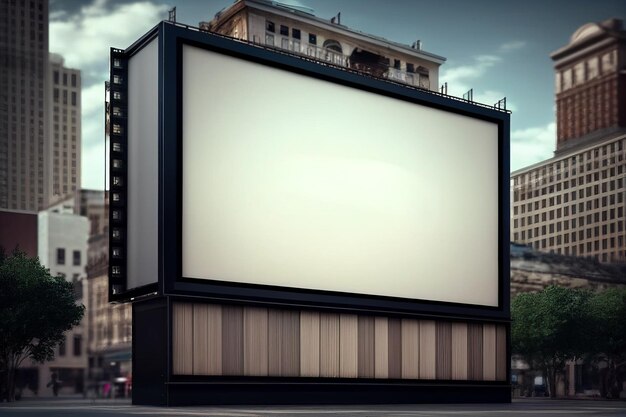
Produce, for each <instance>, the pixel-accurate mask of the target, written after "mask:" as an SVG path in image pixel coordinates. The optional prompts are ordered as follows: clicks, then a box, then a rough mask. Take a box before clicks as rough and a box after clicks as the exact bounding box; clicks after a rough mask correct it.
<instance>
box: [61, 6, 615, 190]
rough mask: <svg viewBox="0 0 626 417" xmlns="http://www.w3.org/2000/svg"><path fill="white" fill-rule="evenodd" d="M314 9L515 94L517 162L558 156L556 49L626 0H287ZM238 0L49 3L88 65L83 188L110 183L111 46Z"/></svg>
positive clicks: (457, 80)
mask: <svg viewBox="0 0 626 417" xmlns="http://www.w3.org/2000/svg"><path fill="white" fill-rule="evenodd" d="M284 2H289V3H292V4H293V3H299V4H304V5H307V6H309V7H312V8H313V9H314V10H315V14H316V15H317V16H318V17H322V18H331V17H332V16H334V15H336V14H337V12H341V23H342V24H345V25H347V26H349V27H351V28H354V29H358V30H362V31H365V32H368V33H371V34H374V35H378V36H383V37H385V38H387V39H389V40H393V41H396V42H401V43H406V44H411V43H413V42H414V41H415V40H417V39H420V40H421V41H422V45H423V49H425V50H426V51H428V52H432V53H434V54H437V55H440V56H444V57H446V58H447V62H446V63H445V64H443V66H442V67H441V72H440V82H441V83H443V82H446V81H447V82H448V93H449V94H453V95H458V96H461V95H462V94H463V93H464V92H465V91H467V90H468V89H470V88H473V89H474V100H475V101H479V102H484V103H487V104H493V103H495V102H496V101H497V100H499V99H500V98H502V97H504V96H506V97H507V105H508V108H509V109H511V110H513V114H512V116H511V169H512V170H516V169H519V168H522V167H524V166H526V165H529V164H532V163H535V162H538V161H540V160H542V159H546V158H549V157H550V156H552V151H553V150H554V141H555V123H554V85H553V84H554V81H553V80H554V76H553V69H552V61H551V60H550V53H551V52H553V51H554V50H556V49H558V48H560V47H561V46H564V45H565V44H566V43H567V42H568V41H569V38H570V36H571V35H572V33H573V32H574V31H575V30H576V29H578V28H579V27H580V26H582V25H583V24H585V23H588V22H598V21H602V20H605V19H608V18H611V17H618V18H621V19H624V18H626V12H625V10H626V8H625V7H624V0H594V1H591V0H567V1H564V0H559V1H556V0H554V1H545V0H525V1H509V0H498V1H493V0H472V1H468V0H441V1H436V0H387V1H383V0H343V1H342V0H284ZM230 4H232V0H184V1H183V0H180V1H179V0H168V1H165V2H164V1H118V0H109V1H106V0H94V1H89V0H87V1H85V0H50V51H51V52H56V53H60V54H61V55H63V56H64V57H65V65H66V66H69V67H73V68H78V69H80V70H82V80H83V93H82V106H83V108H82V122H83V126H82V140H83V156H82V171H83V175H82V188H91V189H102V188H103V184H104V167H103V161H104V133H103V132H104V108H103V101H104V99H103V97H104V81H105V80H106V79H108V57H109V48H110V47H117V48H126V47H128V46H129V45H130V44H131V43H132V42H133V41H134V40H136V39H137V38H138V37H139V36H141V35H142V34H143V33H145V32H146V31H147V30H149V29H150V28H151V27H153V26H154V25H156V24H157V23H158V22H159V21H161V20H163V19H166V18H167V11H168V10H169V9H170V8H172V7H174V6H176V10H177V20H178V21H179V22H182V23H186V24H189V25H192V26H197V25H198V22H199V21H201V20H205V21H208V20H211V18H212V17H213V16H214V15H215V13H216V12H218V11H219V10H221V9H223V8H224V7H227V6H229V5H230Z"/></svg>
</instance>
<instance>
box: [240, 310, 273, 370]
mask: <svg viewBox="0 0 626 417" xmlns="http://www.w3.org/2000/svg"><path fill="white" fill-rule="evenodd" d="M267 349H268V345H267V309H265V308H255V307H245V308H244V310H243V371H244V375H253V376H267V360H268V350H267Z"/></svg>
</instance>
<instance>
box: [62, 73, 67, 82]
mask: <svg viewBox="0 0 626 417" xmlns="http://www.w3.org/2000/svg"><path fill="white" fill-rule="evenodd" d="M63 85H67V73H63Z"/></svg>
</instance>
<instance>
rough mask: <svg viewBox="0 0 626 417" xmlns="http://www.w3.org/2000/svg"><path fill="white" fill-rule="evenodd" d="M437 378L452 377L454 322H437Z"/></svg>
mask: <svg viewBox="0 0 626 417" xmlns="http://www.w3.org/2000/svg"><path fill="white" fill-rule="evenodd" d="M436 352H437V372H436V374H437V379H452V323H450V322H446V321H440V322H437V348H436Z"/></svg>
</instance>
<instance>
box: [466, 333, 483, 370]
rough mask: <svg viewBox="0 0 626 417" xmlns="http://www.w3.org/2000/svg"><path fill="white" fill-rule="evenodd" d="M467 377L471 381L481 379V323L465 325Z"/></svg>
mask: <svg viewBox="0 0 626 417" xmlns="http://www.w3.org/2000/svg"><path fill="white" fill-rule="evenodd" d="M467 360H468V367H467V378H468V379H469V380H472V381H482V379H483V325H482V324H475V323H472V324H468V325H467Z"/></svg>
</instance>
